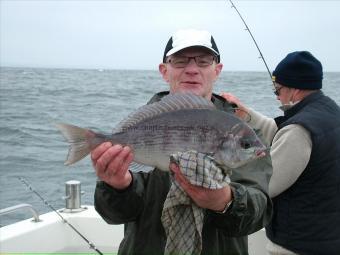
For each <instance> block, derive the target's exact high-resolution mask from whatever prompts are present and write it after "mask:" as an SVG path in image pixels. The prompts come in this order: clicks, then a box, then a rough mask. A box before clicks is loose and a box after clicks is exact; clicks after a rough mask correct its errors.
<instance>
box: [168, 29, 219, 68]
mask: <svg viewBox="0 0 340 255" xmlns="http://www.w3.org/2000/svg"><path fill="white" fill-rule="evenodd" d="M194 46H199V47H204V48H207V49H208V50H210V51H211V52H212V53H213V54H214V55H216V56H217V60H216V61H217V63H219V62H220V53H219V51H218V48H217V45H216V43H215V41H214V38H213V37H212V35H211V34H210V33H209V32H208V31H205V30H196V29H186V30H178V31H177V32H176V33H174V34H173V35H172V36H171V37H170V39H169V41H168V43H167V45H166V47H165V50H164V55H163V63H165V60H166V57H168V56H170V55H172V54H174V53H176V52H178V51H180V50H183V49H185V48H189V47H194Z"/></svg>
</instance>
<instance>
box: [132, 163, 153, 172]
mask: <svg viewBox="0 0 340 255" xmlns="http://www.w3.org/2000/svg"><path fill="white" fill-rule="evenodd" d="M154 169H155V167H154V166H147V165H143V164H140V163H137V162H132V163H131V164H130V166H129V170H130V171H131V172H134V173H137V172H144V173H148V172H151V171H153V170H154Z"/></svg>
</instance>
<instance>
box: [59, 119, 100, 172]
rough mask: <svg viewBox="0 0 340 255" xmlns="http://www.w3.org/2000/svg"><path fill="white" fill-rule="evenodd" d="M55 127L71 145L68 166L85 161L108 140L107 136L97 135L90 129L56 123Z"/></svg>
mask: <svg viewBox="0 0 340 255" xmlns="http://www.w3.org/2000/svg"><path fill="white" fill-rule="evenodd" d="M55 125H56V127H57V128H58V129H59V130H60V132H61V133H62V135H63V136H64V137H65V139H66V140H67V142H68V143H69V144H70V147H69V151H68V155H67V158H66V161H65V163H64V164H65V165H67V166H68V165H72V164H74V163H76V162H77V161H79V160H81V159H83V158H84V157H86V156H87V155H88V154H89V153H90V152H91V150H93V149H94V148H95V147H97V146H98V145H99V144H101V143H103V142H104V141H105V140H106V139H105V136H103V135H99V134H96V133H95V132H93V131H91V130H89V129H85V128H80V127H77V126H73V125H69V124H65V123H56V124H55Z"/></svg>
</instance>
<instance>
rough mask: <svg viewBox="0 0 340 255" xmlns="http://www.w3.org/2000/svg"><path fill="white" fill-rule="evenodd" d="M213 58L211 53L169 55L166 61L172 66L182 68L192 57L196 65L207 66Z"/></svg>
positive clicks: (212, 61)
mask: <svg viewBox="0 0 340 255" xmlns="http://www.w3.org/2000/svg"><path fill="white" fill-rule="evenodd" d="M215 58H216V57H215V56H213V55H201V56H195V57H186V56H171V57H170V58H168V60H167V61H166V62H167V63H170V65H171V66H172V67H175V68H183V67H186V66H187V65H188V64H189V62H190V60H191V59H194V60H195V63H196V65H197V66H199V67H207V66H210V65H212V64H213V63H214V60H215Z"/></svg>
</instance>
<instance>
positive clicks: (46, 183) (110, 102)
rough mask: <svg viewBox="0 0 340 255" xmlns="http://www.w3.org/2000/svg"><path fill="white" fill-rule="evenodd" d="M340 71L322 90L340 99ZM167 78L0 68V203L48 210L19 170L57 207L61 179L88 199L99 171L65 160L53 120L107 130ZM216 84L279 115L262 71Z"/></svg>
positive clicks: (2, 219)
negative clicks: (77, 183) (72, 183)
mask: <svg viewBox="0 0 340 255" xmlns="http://www.w3.org/2000/svg"><path fill="white" fill-rule="evenodd" d="M339 85H340V73H326V74H325V77H324V89H323V91H324V92H325V94H327V95H329V96H331V97H332V98H333V99H334V100H335V101H336V102H337V103H338V104H340V93H339ZM167 89H168V85H167V84H166V83H165V82H164V81H163V80H162V78H161V75H160V74H159V73H158V71H141V70H140V71H133V70H102V69H100V70H81V69H36V68H1V71H0V90H1V91H0V103H1V105H0V121H1V123H0V173H1V177H0V185H1V186H0V187H1V188H0V192H1V193H0V209H3V208H6V207H9V206H14V205H17V204H20V203H29V204H32V205H33V206H34V207H35V208H36V209H37V210H38V212H39V213H40V214H42V213H45V212H47V211H50V208H48V207H47V206H46V205H45V204H44V203H43V202H42V201H41V200H40V199H39V198H38V197H37V196H36V195H35V194H34V193H33V192H31V191H30V190H29V189H28V188H27V187H26V186H24V185H23V184H22V182H20V181H19V179H18V177H19V176H20V177H24V178H25V179H26V180H27V181H28V182H29V183H30V184H31V186H32V187H33V188H34V189H35V190H36V191H37V192H39V193H40V194H41V195H42V196H43V197H44V198H45V199H46V200H47V201H48V202H49V203H50V204H51V205H52V206H53V207H54V208H58V209H59V208H62V207H65V201H64V200H63V199H62V197H63V196H64V195H65V186H64V183H65V182H66V181H69V180H79V181H81V185H82V190H83V191H85V194H84V195H83V196H82V204H89V205H92V204H93V193H94V189H95V184H96V179H97V178H96V175H95V173H94V170H93V168H92V165H91V160H90V158H89V157H87V158H85V159H84V160H82V161H80V162H78V163H76V164H75V165H72V166H64V163H63V162H64V160H65V158H66V155H67V151H68V144H67V143H66V142H65V141H64V139H63V137H62V136H61V134H60V132H59V131H58V130H57V129H56V128H55V126H54V123H56V122H66V123H70V124H74V125H78V126H81V127H87V128H91V129H94V130H97V131H101V132H105V133H110V132H111V131H112V129H113V127H114V126H115V124H117V123H118V122H119V121H120V120H121V119H122V118H124V117H126V116H127V115H128V114H129V113H130V112H131V111H133V110H135V109H136V108H137V107H140V106H142V105H143V104H145V103H146V102H147V101H148V100H149V99H150V98H151V97H152V96H153V94H154V93H156V92H159V91H162V90H167ZM214 91H215V92H216V93H220V92H222V91H227V92H231V93H234V94H235V95H236V96H238V97H239V98H240V99H241V100H242V101H243V102H244V103H246V104H247V105H248V106H250V107H252V108H254V109H256V110H258V111H260V112H262V113H264V114H266V115H268V116H270V117H275V116H277V115H280V114H281V112H280V110H279V109H278V106H279V102H278V101H277V99H276V97H275V96H274V94H273V86H272V83H271V80H270V77H269V75H268V73H266V72H222V74H221V76H220V78H219V80H218V81H217V83H216V85H215V88H214ZM30 217H32V216H31V214H30V213H29V212H28V211H25V210H24V211H20V212H16V213H11V214H8V215H3V216H0V224H1V225H2V226H4V225H7V224H10V223H13V222H15V221H18V220H22V219H26V218H30Z"/></svg>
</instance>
